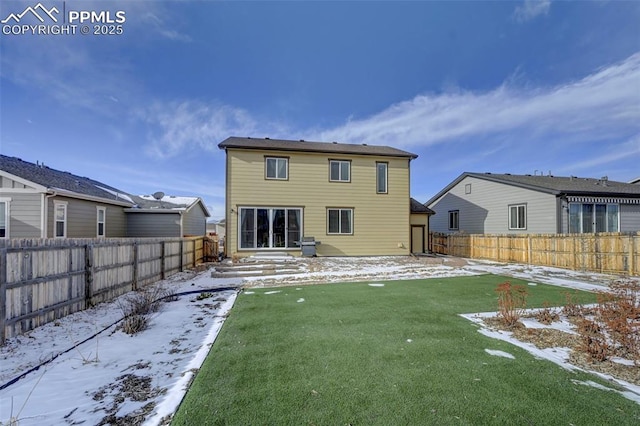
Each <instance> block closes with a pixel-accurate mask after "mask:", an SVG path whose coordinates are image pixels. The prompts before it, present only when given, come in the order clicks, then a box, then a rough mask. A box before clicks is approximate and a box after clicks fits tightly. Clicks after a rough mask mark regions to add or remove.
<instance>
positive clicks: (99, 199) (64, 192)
mask: <svg viewBox="0 0 640 426" xmlns="http://www.w3.org/2000/svg"><path fill="white" fill-rule="evenodd" d="M47 190H48V191H54V192H55V193H56V195H59V196H64V197H69V198H77V199H79V200H87V201H96V202H99V203H106V204H113V205H116V206H122V207H131V206H132V203H130V202H128V201H119V200H112V199H110V198H102V197H95V196H93V195H84V194H79V193H77V192H73V191H68V190H66V189H60V188H51V187H49V188H47Z"/></svg>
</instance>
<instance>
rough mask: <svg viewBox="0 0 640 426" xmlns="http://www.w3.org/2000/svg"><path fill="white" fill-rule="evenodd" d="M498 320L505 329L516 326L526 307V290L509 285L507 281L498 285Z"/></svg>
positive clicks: (518, 286) (519, 286)
mask: <svg viewBox="0 0 640 426" xmlns="http://www.w3.org/2000/svg"><path fill="white" fill-rule="evenodd" d="M496 292H497V293H498V320H499V321H500V322H501V323H502V324H503V325H504V326H506V327H509V328H511V327H513V326H515V325H516V323H517V322H518V320H520V317H521V316H522V314H523V313H524V310H525V308H526V307H527V303H526V301H527V289H526V287H524V286H521V285H511V283H510V282H509V281H505V282H503V283H502V284H499V285H498V287H497V288H496Z"/></svg>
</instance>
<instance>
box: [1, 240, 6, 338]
mask: <svg viewBox="0 0 640 426" xmlns="http://www.w3.org/2000/svg"><path fill="white" fill-rule="evenodd" d="M0 296H2V301H1V303H0V344H4V341H5V339H6V338H7V331H6V325H7V249H2V250H0Z"/></svg>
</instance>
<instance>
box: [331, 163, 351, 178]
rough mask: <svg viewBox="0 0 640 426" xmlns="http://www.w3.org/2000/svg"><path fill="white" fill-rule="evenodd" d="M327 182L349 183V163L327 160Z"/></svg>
mask: <svg viewBox="0 0 640 426" xmlns="http://www.w3.org/2000/svg"><path fill="white" fill-rule="evenodd" d="M329 180H330V181H331V182H351V161H347V160H329Z"/></svg>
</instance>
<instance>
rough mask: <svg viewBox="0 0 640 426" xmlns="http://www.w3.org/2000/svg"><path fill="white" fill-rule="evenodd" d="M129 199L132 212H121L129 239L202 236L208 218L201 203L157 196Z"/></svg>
mask: <svg viewBox="0 0 640 426" xmlns="http://www.w3.org/2000/svg"><path fill="white" fill-rule="evenodd" d="M131 198H132V199H133V201H134V202H135V203H136V206H135V208H128V209H125V210H124V211H125V213H126V214H127V236H129V237H183V236H196V235H205V233H206V226H207V218H208V217H209V216H211V215H210V214H209V210H207V207H206V206H205V205H204V203H203V201H202V199H200V198H198V197H175V196H171V195H164V194H163V193H162V192H157V193H155V194H153V196H151V195H143V196H135V195H132V196H131Z"/></svg>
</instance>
